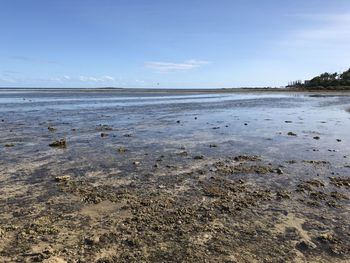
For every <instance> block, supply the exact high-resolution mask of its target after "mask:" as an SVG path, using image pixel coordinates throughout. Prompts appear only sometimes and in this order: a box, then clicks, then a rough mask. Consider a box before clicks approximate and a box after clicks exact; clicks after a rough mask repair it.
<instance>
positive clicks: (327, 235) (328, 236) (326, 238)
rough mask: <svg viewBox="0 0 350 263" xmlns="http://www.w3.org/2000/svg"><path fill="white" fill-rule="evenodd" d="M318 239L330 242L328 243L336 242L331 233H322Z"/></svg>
mask: <svg viewBox="0 0 350 263" xmlns="http://www.w3.org/2000/svg"><path fill="white" fill-rule="evenodd" d="M318 239H320V240H322V241H328V242H332V241H334V237H333V235H332V234H331V233H322V234H320V235H319V236H318Z"/></svg>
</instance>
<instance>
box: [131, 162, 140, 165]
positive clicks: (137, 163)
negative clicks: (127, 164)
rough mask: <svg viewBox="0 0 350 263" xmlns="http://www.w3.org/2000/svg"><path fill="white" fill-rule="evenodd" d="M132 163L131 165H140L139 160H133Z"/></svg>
mask: <svg viewBox="0 0 350 263" xmlns="http://www.w3.org/2000/svg"><path fill="white" fill-rule="evenodd" d="M132 164H133V165H140V162H139V161H133V162H132Z"/></svg>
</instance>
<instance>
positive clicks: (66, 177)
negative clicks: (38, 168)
mask: <svg viewBox="0 0 350 263" xmlns="http://www.w3.org/2000/svg"><path fill="white" fill-rule="evenodd" d="M70 179H71V178H70V176H69V175H62V176H56V177H55V181H56V182H67V181H69V180H70Z"/></svg>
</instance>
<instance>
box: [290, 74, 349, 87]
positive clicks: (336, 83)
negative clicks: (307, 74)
mask: <svg viewBox="0 0 350 263" xmlns="http://www.w3.org/2000/svg"><path fill="white" fill-rule="evenodd" d="M287 88H296V89H306V90H350V69H349V70H347V71H344V72H343V73H328V72H325V73H322V74H321V75H319V76H316V77H314V78H312V79H310V80H305V81H300V80H298V81H293V82H291V83H289V84H288V86H287Z"/></svg>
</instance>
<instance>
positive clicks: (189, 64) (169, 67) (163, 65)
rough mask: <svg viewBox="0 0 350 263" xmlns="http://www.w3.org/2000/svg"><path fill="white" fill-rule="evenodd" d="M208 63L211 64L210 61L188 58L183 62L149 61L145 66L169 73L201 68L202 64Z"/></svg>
mask: <svg viewBox="0 0 350 263" xmlns="http://www.w3.org/2000/svg"><path fill="white" fill-rule="evenodd" d="M207 64H209V62H208V61H203V60H195V59H191V60H187V61H185V62H183V63H174V62H160V61H149V62H146V63H145V67H146V68H148V69H151V70H154V71H156V72H161V73H168V72H176V71H188V70H192V69H195V68H200V67H201V66H203V65H207Z"/></svg>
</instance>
